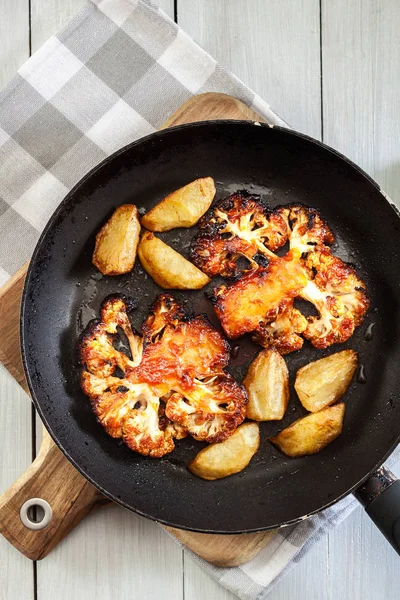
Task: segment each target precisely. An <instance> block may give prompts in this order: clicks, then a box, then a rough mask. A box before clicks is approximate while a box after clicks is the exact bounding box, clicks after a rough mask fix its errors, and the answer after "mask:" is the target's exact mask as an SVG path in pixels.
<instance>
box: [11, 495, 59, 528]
mask: <svg viewBox="0 0 400 600" xmlns="http://www.w3.org/2000/svg"><path fill="white" fill-rule="evenodd" d="M31 506H40V507H41V508H42V509H43V511H44V516H43V519H42V520H41V521H40V522H39V523H36V522H35V521H32V519H30V518H29V515H28V511H29V509H30V508H31ZM19 516H20V519H21V521H22V523H23V524H24V525H25V527H27V528H28V529H33V530H36V531H37V530H39V529H44V528H45V527H47V526H48V524H49V523H50V521H51V519H52V518H53V511H52V509H51V506H50V504H49V503H48V502H46V500H43V499H42V498H31V499H30V500H27V501H26V502H24V503H23V505H22V506H21V510H20V511H19Z"/></svg>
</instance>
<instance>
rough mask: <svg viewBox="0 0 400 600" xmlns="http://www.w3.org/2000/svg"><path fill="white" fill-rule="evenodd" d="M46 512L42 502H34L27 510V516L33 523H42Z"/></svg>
mask: <svg viewBox="0 0 400 600" xmlns="http://www.w3.org/2000/svg"><path fill="white" fill-rule="evenodd" d="M44 514H45V513H44V508H43V506H40V504H33V505H32V506H30V507H29V508H28V511H27V517H28V519H29V521H31V522H32V523H41V522H42V521H43V519H44Z"/></svg>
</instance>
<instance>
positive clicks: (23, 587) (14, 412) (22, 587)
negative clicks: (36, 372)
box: [0, 364, 34, 600]
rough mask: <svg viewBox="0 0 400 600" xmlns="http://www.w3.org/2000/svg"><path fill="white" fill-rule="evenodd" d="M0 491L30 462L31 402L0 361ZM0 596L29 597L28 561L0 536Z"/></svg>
mask: <svg viewBox="0 0 400 600" xmlns="http://www.w3.org/2000/svg"><path fill="white" fill-rule="evenodd" d="M0 390H1V401H0V423H1V452H0V493H2V492H3V491H4V490H5V489H6V488H7V487H8V486H9V485H11V484H12V482H13V481H14V480H15V479H16V478H17V477H18V476H19V475H20V474H21V473H22V471H23V470H24V469H26V468H27V466H28V465H29V464H30V462H31V418H30V417H31V405H30V401H29V398H27V396H26V394H25V392H24V391H23V390H22V388H20V386H19V385H18V384H17V382H16V381H15V380H14V379H13V378H12V377H11V375H10V374H9V373H8V372H7V371H6V369H5V368H4V367H3V366H2V365H1V364H0ZM0 597H1V598H2V599H3V598H4V600H12V599H13V598H26V600H33V598H34V589H33V571H32V564H31V562H30V561H28V560H26V558H25V557H24V556H22V554H20V553H19V552H18V551H17V550H16V549H15V548H13V546H11V544H9V543H8V542H7V541H6V539H5V538H3V536H0Z"/></svg>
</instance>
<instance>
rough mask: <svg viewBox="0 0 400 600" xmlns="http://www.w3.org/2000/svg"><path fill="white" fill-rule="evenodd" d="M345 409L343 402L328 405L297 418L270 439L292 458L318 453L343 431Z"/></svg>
mask: <svg viewBox="0 0 400 600" xmlns="http://www.w3.org/2000/svg"><path fill="white" fill-rule="evenodd" d="M345 410H346V406H345V404H344V403H343V402H340V403H339V404H335V405H334V406H328V407H327V408H324V409H323V410H320V411H319V412H317V413H311V414H309V415H307V416H305V417H303V418H301V419H297V421H295V422H294V423H292V425H289V427H286V429H283V430H282V431H281V432H280V433H278V435H276V436H275V437H271V438H269V441H270V442H272V443H273V444H274V445H275V446H278V448H279V449H280V450H281V451H282V452H283V453H284V454H286V455H287V456H290V457H292V458H295V457H297V456H307V455H310V454H316V453H317V452H320V450H322V449H323V448H325V447H326V446H327V445H328V444H330V443H331V442H333V440H335V439H336V438H337V437H338V436H339V435H340V434H341V433H342V427H343V419H344V413H345Z"/></svg>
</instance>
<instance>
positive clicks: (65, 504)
mask: <svg viewBox="0 0 400 600" xmlns="http://www.w3.org/2000/svg"><path fill="white" fill-rule="evenodd" d="M221 117H225V118H231V119H243V118H250V117H251V118H255V119H257V118H258V116H257V115H256V114H255V113H253V112H252V111H249V109H248V108H247V107H246V106H245V105H244V104H243V103H242V102H240V101H239V100H235V99H234V98H230V97H229V96H226V95H221V94H215V93H209V94H202V95H201V96H198V97H197V98H192V99H191V100H189V101H188V102H186V103H185V104H184V105H183V106H182V107H181V108H180V109H179V110H178V111H177V113H174V115H172V116H171V118H170V119H168V120H167V122H166V123H165V124H164V126H163V127H167V126H172V125H178V124H180V123H187V122H191V121H196V120H212V119H216V118H221ZM26 271H27V265H24V266H23V267H21V269H20V270H19V271H18V272H17V273H16V275H15V276H14V277H13V278H12V279H11V280H10V281H9V282H8V283H7V284H6V286H4V288H3V290H2V292H1V291H0V310H1V311H2V315H3V319H2V325H0V358H1V359H2V361H3V362H4V364H5V366H7V368H8V369H9V370H10V372H12V373H13V375H14V376H15V377H16V379H17V380H18V381H19V382H21V384H22V385H24V386H25V388H26V383H25V378H24V373H23V367H22V362H21V358H20V355H19V311H20V299H21V294H22V289H23V283H24V279H25V276H26ZM34 497H40V498H43V499H44V500H46V501H47V502H49V504H50V506H51V507H52V510H53V519H52V521H51V523H50V525H49V526H48V527H47V528H46V529H43V530H39V531H31V530H28V529H27V528H26V527H24V525H23V524H22V523H21V521H20V519H19V510H20V507H21V506H22V504H23V503H24V502H25V501H26V500H28V499H30V498H34ZM106 502H107V501H106V500H105V499H104V498H103V497H102V496H101V494H99V493H98V492H97V491H96V490H95V488H93V487H92V486H91V485H90V484H89V483H88V482H87V481H86V480H85V479H84V478H83V477H82V476H81V475H80V474H79V473H78V472H77V471H76V470H75V469H74V467H72V465H71V464H70V463H69V462H68V461H67V459H66V458H65V457H64V456H63V455H62V454H61V452H60V451H59V450H58V448H57V447H56V446H55V444H54V442H53V441H52V440H51V439H50V437H49V435H48V434H45V435H44V437H43V441H42V444H41V447H40V451H39V454H38V457H37V458H36V460H35V462H34V463H33V464H32V465H31V467H30V468H29V469H28V470H27V471H26V473H25V474H24V475H22V476H21V478H20V479H19V480H18V481H17V482H16V483H15V484H14V485H13V486H12V487H11V488H10V489H9V490H7V492H5V493H4V494H3V496H2V497H0V523H1V527H0V531H1V533H3V535H4V536H5V537H6V538H7V539H8V540H9V541H10V542H11V543H12V544H13V545H14V546H16V547H17V548H18V549H19V550H20V551H21V552H23V553H24V554H25V555H26V556H28V557H29V558H32V559H34V560H39V559H41V558H43V557H45V556H47V554H48V553H49V552H50V551H51V550H52V549H53V548H54V547H55V546H56V545H57V543H59V542H60V541H61V540H62V539H63V537H64V536H65V535H66V534H67V533H69V532H70V531H71V530H72V529H73V527H75V525H77V524H78V523H79V522H80V521H81V519H82V518H83V517H85V516H86V515H87V514H88V513H89V512H90V511H91V510H92V509H93V508H96V507H98V506H100V505H103V504H105V503H106ZM168 530H169V531H170V533H172V534H173V535H175V536H176V537H177V538H178V539H180V540H181V541H182V542H183V543H184V544H185V545H186V546H188V547H190V548H191V549H192V550H193V551H194V552H196V553H197V554H199V555H200V556H202V557H203V558H205V559H206V560H208V561H210V562H213V563H215V564H218V565H221V566H222V565H223V566H233V565H238V564H243V563H244V562H247V561H248V560H250V559H251V558H253V556H255V554H257V552H259V550H261V548H263V547H264V546H265V545H266V544H267V543H268V541H269V540H270V539H271V536H272V534H271V533H270V532H264V533H257V534H249V535H241V536H233V537H232V536H217V535H212V536H208V535H204V534H196V533H189V532H185V531H180V530H178V529H172V528H168Z"/></svg>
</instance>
